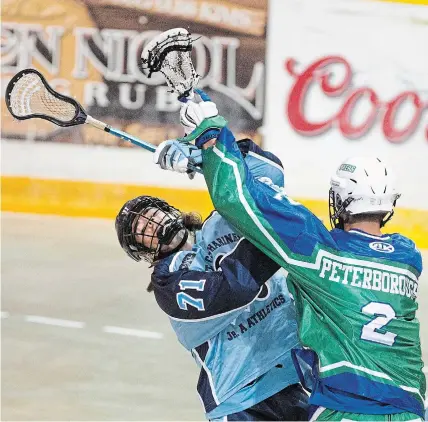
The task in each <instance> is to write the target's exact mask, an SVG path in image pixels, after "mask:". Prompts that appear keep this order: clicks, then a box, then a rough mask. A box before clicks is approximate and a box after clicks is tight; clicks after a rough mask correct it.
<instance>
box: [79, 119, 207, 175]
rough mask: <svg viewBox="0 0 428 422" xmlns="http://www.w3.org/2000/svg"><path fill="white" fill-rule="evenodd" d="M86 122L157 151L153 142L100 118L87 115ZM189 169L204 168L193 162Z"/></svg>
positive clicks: (151, 150)
mask: <svg viewBox="0 0 428 422" xmlns="http://www.w3.org/2000/svg"><path fill="white" fill-rule="evenodd" d="M85 123H87V124H89V125H91V126H93V127H96V128H97V129H100V130H103V131H105V132H107V133H111V134H112V135H114V136H116V137H118V138H120V139H123V140H125V141H128V142H132V143H133V144H134V145H137V146H139V147H141V148H144V149H146V150H147V151H150V152H155V151H156V147H155V146H154V145H153V144H151V143H150V142H147V141H143V140H142V139H139V138H137V137H135V136H133V135H130V134H129V133H126V132H124V131H122V130H119V129H116V128H114V127H111V126H110V125H108V124H106V123H104V122H102V121H100V120H97V119H94V118H93V117H91V116H87V117H86V122H85ZM189 169H190V170H193V171H196V172H197V173H202V170H201V169H200V168H199V167H196V166H192V165H191V164H189Z"/></svg>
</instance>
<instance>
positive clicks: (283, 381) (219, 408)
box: [152, 152, 299, 419]
mask: <svg viewBox="0 0 428 422" xmlns="http://www.w3.org/2000/svg"><path fill="white" fill-rule="evenodd" d="M246 161H247V163H248V164H249V165H252V168H253V169H254V172H255V174H256V176H262V175H263V177H269V178H270V179H271V180H272V181H273V182H274V183H275V182H276V183H278V182H279V183H280V184H283V174H282V169H281V168H280V166H279V165H278V164H276V163H275V162H272V161H271V160H269V159H267V158H266V157H264V156H260V157H258V156H257V154H256V153H254V152H252V153H251V154H248V155H247V158H246ZM240 243H241V239H240V237H239V236H238V235H237V234H236V233H235V232H234V230H233V229H232V228H231V226H230V225H229V224H228V223H227V222H226V221H225V220H224V219H223V218H222V217H221V216H220V214H218V213H217V212H213V213H212V214H211V216H210V217H209V218H208V219H207V220H206V221H205V223H204V225H203V227H202V229H201V230H200V231H199V232H198V233H197V234H196V243H195V245H194V248H193V250H192V251H182V252H179V253H177V254H175V255H173V256H170V257H168V258H166V259H164V260H162V261H160V262H158V263H157V264H156V265H155V268H154V272H153V277H152V282H153V284H154V291H155V295H156V300H157V301H158V304H159V305H160V307H161V308H162V309H163V310H164V311H165V312H166V313H167V314H168V316H169V318H170V320H171V325H172V327H173V329H174V331H175V333H176V335H177V337H178V339H179V341H180V343H181V344H182V345H183V346H184V347H185V348H186V349H187V350H189V351H191V353H192V355H193V357H194V358H195V360H196V362H197V364H198V365H199V367H200V369H201V372H200V377H199V381H198V386H197V390H198V393H199V395H200V397H201V401H202V403H203V405H204V409H205V412H206V416H207V418H209V419H214V418H220V417H222V416H225V415H228V414H232V413H236V412H239V411H242V410H244V409H247V408H249V407H251V406H253V405H255V404H257V403H259V402H261V401H263V400H264V399H266V398H268V397H270V396H272V395H274V394H275V393H277V392H279V391H281V390H282V389H284V388H285V387H287V386H289V385H291V384H296V383H298V376H297V374H296V371H295V368H294V365H293V361H292V356H291V350H292V349H294V348H298V347H299V341H298V337H297V324H296V319H295V310H294V305H293V303H292V300H291V299H290V295H289V292H288V289H287V285H286V273H285V272H283V270H279V271H277V269H278V267H277V266H275V268H273V267H272V268H270V267H269V266H268V265H257V261H258V259H257V257H255V256H256V255H251V254H250V253H249V254H248V256H246V255H245V254H244V256H243V257H241V258H240V261H238V260H235V259H232V258H233V256H234V253H235V251H237V250H238V249H239V248H238V246H239V244H240ZM236 253H238V252H236ZM256 253H258V251H257V252H256ZM247 260H248V262H246V261H247ZM260 262H261V261H260ZM255 280H257V282H255ZM266 280H268V281H267V282H266V284H265V285H263V286H262V287H260V285H262V283H263V282H265V281H266ZM226 291H227V292H228V294H227V295H225V294H224V292H226ZM231 291H232V292H233V293H232V294H230V292H231Z"/></svg>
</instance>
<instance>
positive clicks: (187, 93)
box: [141, 28, 227, 142]
mask: <svg viewBox="0 0 428 422" xmlns="http://www.w3.org/2000/svg"><path fill="white" fill-rule="evenodd" d="M194 41H195V39H192V38H191V34H190V33H189V32H188V31H187V30H186V29H184V28H174V29H170V30H168V31H165V32H162V33H161V34H159V35H158V36H157V37H155V38H154V39H152V40H151V41H150V42H149V43H148V44H147V46H146V47H145V48H144V50H143V52H142V53H141V69H142V70H143V72H144V73H145V74H146V75H147V77H148V78H150V77H151V75H152V74H153V73H155V72H161V73H162V74H163V75H164V76H165V80H166V83H167V85H168V86H169V87H170V88H171V91H172V92H175V93H176V94H177V95H178V100H179V101H181V102H183V103H185V102H187V101H188V100H190V99H192V98H193V97H194V95H195V94H194V93H195V92H196V93H197V94H198V95H199V96H200V97H201V100H202V101H211V99H210V97H209V96H208V95H207V94H206V93H205V92H204V91H202V90H201V89H197V88H196V85H197V84H198V82H199V75H198V74H197V73H196V71H195V68H194V67H193V63H192V57H191V53H192V43H193V42H194ZM226 124H227V121H226V120H225V118H224V117H222V116H215V117H212V118H210V120H209V122H203V123H202V124H201V125H200V126H199V127H197V128H196V129H195V130H194V131H193V132H192V133H190V134H188V135H186V136H184V137H182V138H178V139H179V140H181V141H184V142H191V141H193V140H195V139H196V138H198V137H201V136H202V135H203V134H204V133H206V132H208V131H210V130H212V129H213V128H216V129H217V130H219V129H221V128H222V127H223V126H225V125H226Z"/></svg>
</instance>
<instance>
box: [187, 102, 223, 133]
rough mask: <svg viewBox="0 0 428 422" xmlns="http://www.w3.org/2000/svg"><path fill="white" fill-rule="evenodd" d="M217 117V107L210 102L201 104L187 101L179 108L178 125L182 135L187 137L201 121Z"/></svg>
mask: <svg viewBox="0 0 428 422" xmlns="http://www.w3.org/2000/svg"><path fill="white" fill-rule="evenodd" d="M217 115H218V110H217V106H216V104H215V103H213V102H212V101H204V102H201V103H195V102H193V101H188V102H187V103H184V104H182V106H181V110H180V123H181V126H183V128H184V133H185V134H186V135H188V134H189V133H191V132H193V131H194V130H195V129H196V127H197V126H199V125H200V124H201V123H202V121H203V120H205V119H209V118H211V117H214V116H217Z"/></svg>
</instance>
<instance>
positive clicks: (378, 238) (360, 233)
mask: <svg viewBox="0 0 428 422" xmlns="http://www.w3.org/2000/svg"><path fill="white" fill-rule="evenodd" d="M348 233H355V234H358V235H360V236H364V237H368V238H369V239H377V240H388V239H390V236H389V235H387V234H383V235H382V236H375V235H374V234H368V233H366V232H364V231H362V230H359V229H351V230H349V231H348Z"/></svg>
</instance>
